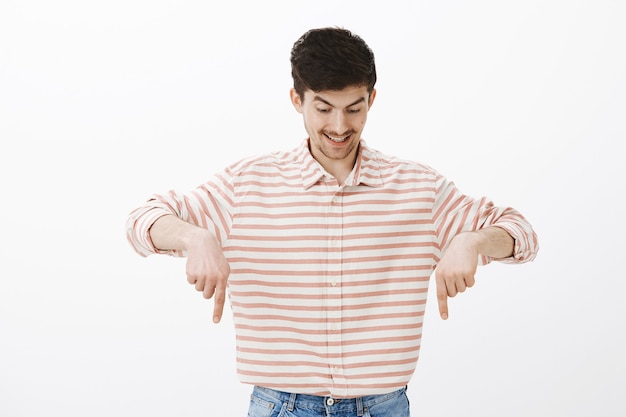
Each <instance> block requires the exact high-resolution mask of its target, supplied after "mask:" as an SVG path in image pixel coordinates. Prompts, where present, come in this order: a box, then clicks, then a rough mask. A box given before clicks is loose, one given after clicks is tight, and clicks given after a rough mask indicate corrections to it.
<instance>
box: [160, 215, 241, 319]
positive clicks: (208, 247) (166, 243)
mask: <svg viewBox="0 0 626 417" xmlns="http://www.w3.org/2000/svg"><path fill="white" fill-rule="evenodd" d="M150 239H151V240H152V243H153V244H154V246H155V247H156V248H158V249H162V250H183V251H186V252H187V270H186V272H187V281H189V283H190V284H192V285H194V286H195V287H196V290H198V291H200V292H202V295H203V296H204V298H206V299H210V298H211V297H214V298H213V305H214V307H213V322H214V323H219V322H220V320H221V319H222V312H223V311H224V304H225V303H226V283H227V282H228V276H229V275H230V266H229V265H228V261H227V260H226V257H225V256H224V253H223V252H222V248H221V247H220V244H219V242H218V241H217V239H216V238H215V236H214V235H213V234H212V233H211V232H210V231H208V230H207V229H203V228H202V227H198V226H195V225H193V224H190V223H187V222H186V221H184V220H182V219H179V218H178V217H176V216H174V215H165V216H163V217H160V218H158V219H157V220H156V221H155V222H154V224H153V225H152V227H151V228H150Z"/></svg>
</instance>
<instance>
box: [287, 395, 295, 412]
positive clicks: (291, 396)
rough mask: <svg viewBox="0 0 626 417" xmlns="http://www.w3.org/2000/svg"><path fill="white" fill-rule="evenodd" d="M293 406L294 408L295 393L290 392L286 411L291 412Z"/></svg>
mask: <svg viewBox="0 0 626 417" xmlns="http://www.w3.org/2000/svg"><path fill="white" fill-rule="evenodd" d="M295 406H296V393H295V392H292V393H291V395H289V404H287V410H289V411H293V409H294V407H295Z"/></svg>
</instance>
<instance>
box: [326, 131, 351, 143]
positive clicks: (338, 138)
mask: <svg viewBox="0 0 626 417" xmlns="http://www.w3.org/2000/svg"><path fill="white" fill-rule="evenodd" d="M351 135H352V134H348V135H345V136H330V135H329V134H327V133H324V136H326V137H327V138H328V139H330V140H331V141H333V142H335V143H342V142H345V141H347V140H348V139H349V138H350V136H351Z"/></svg>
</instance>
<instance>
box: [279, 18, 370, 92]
mask: <svg viewBox="0 0 626 417" xmlns="http://www.w3.org/2000/svg"><path fill="white" fill-rule="evenodd" d="M291 76H292V77H293V87H294V88H295V90H296V91H297V93H298V94H299V95H300V98H302V99H304V91H305V90H306V89H310V90H312V91H316V92H318V91H331V90H334V91H336V90H343V89H344V88H346V87H352V86H359V87H360V86H366V87H367V91H368V92H370V93H371V92H372V90H373V89H374V84H376V65H375V63H374V53H373V52H372V50H371V49H370V47H369V46H368V45H367V44H366V43H365V41H364V40H363V39H361V37H359V36H357V35H355V34H353V33H352V32H350V31H349V30H346V29H342V28H330V27H329V28H321V29H311V30H309V31H308V32H306V33H305V34H304V35H302V36H301V37H300V39H298V40H297V41H296V42H295V43H294V44H293V48H292V49H291Z"/></svg>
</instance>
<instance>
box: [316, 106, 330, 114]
mask: <svg viewBox="0 0 626 417" xmlns="http://www.w3.org/2000/svg"><path fill="white" fill-rule="evenodd" d="M317 111H318V112H320V113H328V112H329V111H330V109H326V108H321V107H318V108H317Z"/></svg>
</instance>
